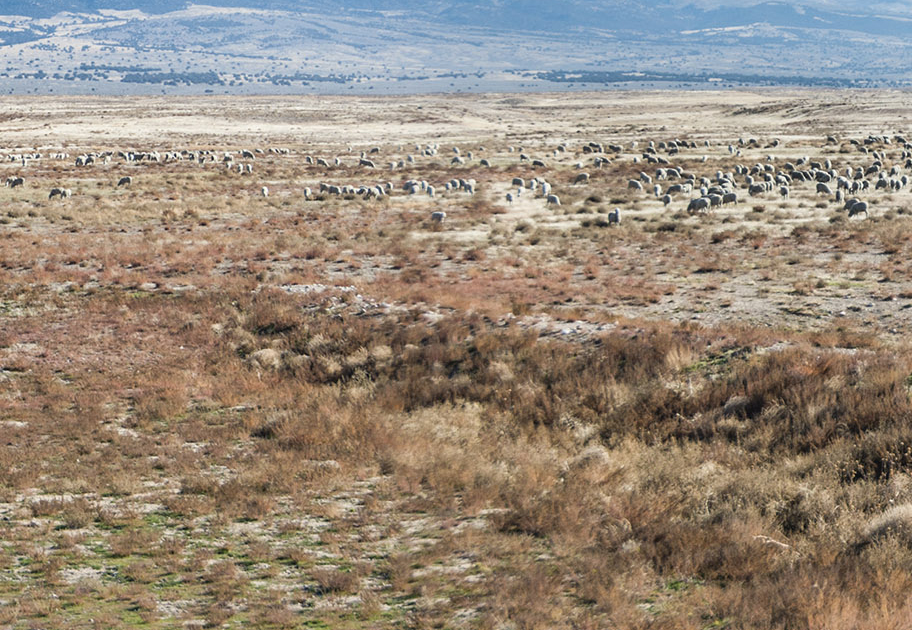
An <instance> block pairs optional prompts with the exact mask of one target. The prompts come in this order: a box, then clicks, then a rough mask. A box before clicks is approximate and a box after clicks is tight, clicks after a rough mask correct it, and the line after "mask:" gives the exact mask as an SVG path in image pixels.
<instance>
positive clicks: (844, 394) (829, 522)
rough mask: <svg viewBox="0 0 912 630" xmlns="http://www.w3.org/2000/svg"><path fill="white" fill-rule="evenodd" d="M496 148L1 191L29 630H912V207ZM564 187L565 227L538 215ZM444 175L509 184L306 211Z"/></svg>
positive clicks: (14, 484)
mask: <svg viewBox="0 0 912 630" xmlns="http://www.w3.org/2000/svg"><path fill="white" fill-rule="evenodd" d="M481 102H482V101H479V103H481ZM473 106H477V107H481V105H479V104H474V105H473ZM742 122H743V121H739V122H738V124H742ZM765 122H768V121H765ZM524 124H525V123H524ZM716 127H717V125H714V126H713V128H714V129H715V128H716ZM783 129H784V128H783ZM528 131H529V133H530V134H531V135H529V136H522V133H525V132H522V130H521V129H514V130H511V131H510V134H513V135H515V136H516V137H511V138H509V144H513V145H515V146H519V145H521V144H524V145H526V147H525V148H526V150H527V151H530V152H531V153H533V154H539V153H541V154H543V155H544V154H547V153H548V152H549V146H550V145H548V144H547V143H546V142H543V141H542V142H540V141H538V140H536V139H535V138H538V137H540V132H539V131H537V130H534V129H532V128H531V127H530V128H529V129H528ZM614 131H615V132H616V133H617V134H619V135H623V134H625V133H627V132H625V131H624V130H623V128H622V127H618V128H617V129H615V130H614ZM693 131H694V129H682V130H680V134H679V135H682V136H686V135H688V133H690V132H693ZM605 133H606V135H611V134H610V133H609V132H607V131H606V132H605ZM647 135H651V136H653V137H654V138H655V139H656V140H661V139H667V138H665V136H670V135H673V133H672V132H671V131H668V130H659V129H652V128H649V129H648V130H647V132H642V133H641V134H640V138H639V139H640V140H642V139H643V138H644V137H645V136H647ZM840 135H847V134H840ZM473 138H474V139H473V140H471V141H468V140H465V138H462V139H460V140H459V141H458V144H460V145H461V146H462V147H463V149H466V148H467V147H468V146H475V145H481V144H484V145H485V146H486V147H487V148H486V151H485V153H486V156H487V157H491V158H492V159H495V161H496V160H501V161H502V163H503V164H504V166H503V167H502V168H501V167H497V168H492V169H481V168H476V167H473V166H469V167H465V168H460V169H450V168H448V167H444V166H443V164H444V163H445V161H444V160H442V159H440V158H439V157H438V158H436V159H428V160H423V161H421V163H419V164H417V165H415V166H414V167H413V168H412V169H411V170H410V171H409V172H408V173H398V172H397V173H392V174H391V173H383V174H381V173H380V172H368V171H366V170H365V169H359V168H356V167H354V166H343V167H339V168H331V169H330V170H328V171H327V170H326V169H324V168H323V167H316V166H312V165H307V164H305V163H303V162H302V161H301V157H302V156H304V155H320V154H323V155H340V156H342V157H343V158H346V157H347V156H348V154H347V147H346V146H345V145H344V144H343V143H341V142H335V143H328V144H326V145H324V146H320V147H316V148H315V147H311V146H303V145H300V144H296V143H292V144H291V148H292V153H291V154H290V155H282V154H276V153H268V152H265V151H264V153H262V154H257V159H256V169H255V173H256V178H260V177H262V178H263V181H268V182H269V186H270V190H271V191H272V193H271V196H270V197H269V198H268V199H266V198H262V197H260V196H258V194H257V191H258V190H259V186H258V185H255V184H258V183H259V181H260V180H259V179H256V178H253V177H249V176H243V177H240V176H237V175H236V174H229V173H228V172H227V171H226V170H225V169H223V168H220V167H218V166H216V165H214V164H212V165H208V164H207V165H205V166H203V167H200V166H199V165H198V164H196V163H195V162H191V161H184V162H175V163H169V164H156V163H141V164H133V165H130V169H131V173H132V174H133V175H134V184H133V186H132V187H131V189H130V190H129V191H125V190H123V189H121V190H118V189H116V187H114V186H113V185H112V182H113V181H114V179H115V177H114V175H115V171H116V172H117V173H119V169H123V168H126V165H124V164H122V163H119V162H116V161H115V163H114V164H113V165H111V166H110V167H107V168H105V169H102V168H96V169H88V170H85V169H83V170H78V171H77V170H76V169H75V167H71V166H69V165H68V164H64V163H57V162H54V161H51V160H43V161H40V162H37V163H36V164H34V165H33V167H32V170H31V172H30V175H29V178H28V181H29V184H28V186H27V187H26V188H25V189H24V190H22V189H16V190H15V191H13V190H9V189H3V190H0V200H2V201H3V202H4V204H5V208H6V210H5V217H6V219H7V221H6V222H5V223H3V225H2V226H0V227H2V230H0V239H2V243H3V247H2V248H0V287H2V289H0V314H2V317H3V327H2V331H0V369H2V371H0V396H2V401H3V405H2V407H0V409H2V413H0V435H2V438H3V439H2V440H0V471H2V474H0V517H2V518H3V519H4V523H5V524H6V525H7V527H6V529H5V531H4V540H3V543H2V544H0V569H2V571H0V572H2V573H3V575H4V576H6V577H5V578H4V579H3V580H0V602H2V604H3V605H0V625H3V626H4V627H10V628H13V629H15V630H19V629H20V628H22V629H25V628H35V627H47V628H56V627H71V628H96V627H99V628H101V627H104V628H108V627H151V628H168V627H175V626H177V625H202V626H205V627H223V628H224V627H227V628H235V627H236V628H240V627H257V628H294V627H362V626H364V627H389V628H394V627H395V628H401V627H408V628H412V627H461V628H507V627H512V628H603V627H622V628H643V629H645V628H699V629H703V628H762V629H784V628H806V629H808V630H818V629H821V630H822V629H823V628H846V629H848V628H853V629H854V628H872V629H873V628H889V627H896V628H902V627H905V626H906V625H908V621H909V619H910V615H912V613H910V609H909V607H908V605H907V603H906V594H907V592H908V588H909V587H910V586H912V583H910V579H909V575H910V574H912V526H910V523H909V521H910V516H909V512H910V509H909V506H910V505H912V477H910V475H912V446H910V445H912V433H910V431H909V429H908V426H909V419H910V418H912V400H910V374H912V347H910V346H908V344H907V343H906V342H905V341H904V339H903V336H902V333H903V330H904V327H903V326H904V324H903V322H905V321H906V318H907V313H908V306H909V304H908V298H909V295H912V287H909V286H906V285H907V283H906V281H905V278H906V277H907V276H908V273H907V272H908V271H909V265H908V264H907V263H906V262H905V261H906V258H907V256H905V255H904V254H905V253H906V250H907V249H908V247H907V245H908V240H909V238H908V236H907V233H908V229H907V228H908V226H905V221H907V220H908V217H907V216H906V215H905V213H903V212H899V211H897V212H892V213H890V212H888V207H893V206H896V205H900V204H902V203H903V200H904V197H905V195H906V194H908V193H907V192H906V191H902V192H899V193H892V194H891V197H890V198H886V197H884V198H883V199H878V200H877V201H879V203H878V204H877V205H875V204H873V203H872V216H871V218H870V220H864V219H863V220H858V219H857V218H852V219H851V220H850V219H847V218H844V217H843V215H841V214H835V212H836V211H835V210H834V209H833V208H832V206H831V205H828V204H826V203H824V202H822V201H820V200H818V199H816V198H815V197H814V195H813V191H812V190H811V189H809V190H808V191H802V190H801V189H800V187H798V186H796V187H794V189H793V198H792V199H791V200H788V201H780V200H779V199H778V197H776V198H775V199H774V198H773V196H772V195H771V196H770V198H769V199H766V198H762V197H758V198H752V199H751V200H750V201H749V202H747V203H742V204H740V205H739V206H736V207H726V208H723V209H721V210H718V211H716V212H715V213H708V214H706V215H700V216H693V217H692V216H689V215H687V214H686V213H683V212H680V211H679V210H680V208H678V207H677V206H679V205H681V202H682V201H683V200H677V201H676V202H675V203H676V206H675V207H674V208H671V209H669V210H665V209H664V208H663V207H662V206H661V204H660V202H659V201H658V200H654V199H652V198H651V197H650V195H649V194H640V193H636V192H634V191H629V190H627V189H626V188H625V182H626V179H629V178H631V177H637V176H638V174H639V172H640V171H642V170H644V166H645V165H644V164H643V163H640V164H634V163H633V162H632V154H630V155H619V156H614V162H613V164H612V165H611V166H610V167H603V168H602V169H601V170H598V171H596V170H594V169H590V170H591V172H592V174H593V176H592V180H591V183H590V186H588V187H587V186H578V187H574V186H571V185H569V184H567V182H570V181H572V179H573V176H574V174H575V173H576V170H575V168H574V166H573V164H574V163H575V162H576V161H578V160H580V159H584V158H583V156H582V154H581V153H580V154H577V153H578V151H577V148H574V146H573V142H570V143H568V147H569V150H568V152H567V155H566V156H564V157H562V158H561V159H555V160H551V159H549V160H548V162H549V164H550V165H551V166H550V167H549V168H548V169H547V170H546V171H542V170H541V169H538V170H537V171H534V172H533V171H531V170H530V169H527V168H526V166H525V165H524V164H520V163H518V158H517V157H515V155H514V154H511V153H509V152H508V151H507V149H506V145H507V144H508V142H507V141H506V140H504V139H503V138H496V137H493V135H491V136H490V137H489V136H484V137H482V136H481V135H478V136H477V137H475V136H473ZM712 138H713V142H712V144H711V146H710V147H709V148H704V147H701V148H700V153H709V154H710V156H711V159H712V161H713V164H712V167H713V168H712V172H713V173H714V172H715V170H717V169H718V170H726V171H727V170H731V169H732V168H733V166H734V163H735V160H734V158H732V157H731V156H729V155H728V153H727V151H726V150H725V147H727V144H728V142H729V141H731V138H729V137H725V138H722V137H718V136H712ZM410 139H414V140H415V141H416V142H417V141H420V140H421V138H419V137H418V136H416V137H414V138H410ZM631 139H632V138H626V137H625V138H622V139H621V140H619V141H624V142H629V141H630V140H631ZM166 140H167V141H168V142H169V143H172V144H173V145H174V147H175V148H179V146H178V145H179V144H180V143H182V142H189V140H190V139H188V138H185V137H184V138H181V137H174V138H167V139H166ZM818 140H819V139H818V138H816V137H811V136H808V137H804V138H793V139H791V140H789V149H790V150H792V151H794V152H795V153H796V154H797V155H804V154H806V153H814V152H815V151H817V149H818V148H819V147H818V145H819V142H818ZM447 142H448V141H447ZM447 142H441V144H442V147H443V149H445V150H449V145H448V144H447ZM815 143H817V144H815ZM205 144H206V145H207V146H208V148H212V149H216V150H224V149H235V150H236V149H238V148H239V147H237V146H235V145H232V144H230V143H228V142H227V140H226V138H224V137H223V138H209V139H208V140H207V142H206V143H205ZM399 144H401V142H388V143H383V145H382V146H383V148H382V151H383V153H384V155H383V157H384V159H385V158H387V157H389V158H390V159H391V160H392V159H398V158H399V157H404V153H405V152H406V151H408V150H409V149H408V146H407V145H406V147H405V148H403V149H402V151H401V152H400V149H399V148H398V147H399ZM452 144H457V140H456V139H453V141H452ZM245 148H246V147H245ZM73 150H74V149H70V152H71V153H72V152H73ZM77 150H78V149H77ZM84 150H92V147H89V146H86V147H85V149H84ZM783 150H785V149H783ZM887 150H888V151H893V152H894V153H895V150H896V147H893V148H890V149H887ZM748 151H750V150H748ZM400 153H401V154H402V155H400ZM831 157H832V158H833V159H834V161H835V162H836V163H837V164H835V165H834V166H836V167H838V168H840V169H842V168H844V167H845V166H846V165H848V164H850V163H851V162H852V161H854V160H860V159H862V158H860V157H859V158H856V157H855V154H854V153H852V154H845V155H843V154H839V155H836V154H833V155H832V156H831ZM760 159H763V158H762V156H760V157H758V156H753V155H749V156H748V157H746V158H744V161H748V160H760ZM678 163H679V164H680V165H681V166H682V167H683V168H684V169H685V170H691V171H694V172H696V173H700V174H701V175H702V174H704V173H707V172H709V171H708V167H707V166H705V165H703V163H702V162H701V161H700V159H699V158H698V156H697V155H696V154H693V152H692V151H691V152H690V153H688V152H687V151H685V152H684V154H682V155H681V156H679V157H678ZM748 163H750V162H748ZM435 164H437V165H436V166H435ZM5 168H8V169H9V170H10V171H12V166H11V165H7V167H5ZM711 174H712V173H710V175H711ZM534 175H538V176H544V177H546V178H547V179H548V180H549V181H551V182H553V183H555V192H557V193H558V194H559V195H560V196H561V200H562V206H561V208H559V209H555V208H551V209H549V208H546V207H544V204H543V202H541V201H540V200H535V199H532V195H531V193H529V194H526V192H528V191H526V192H524V195H523V196H521V197H520V199H519V200H517V201H516V202H515V203H514V204H513V205H512V206H511V207H507V205H506V203H505V202H503V203H502V202H501V199H503V192H506V190H508V187H507V184H509V182H510V180H511V178H512V177H514V176H520V177H524V178H526V179H528V178H529V177H531V176H534ZM400 176H401V177H400ZM407 177H416V178H421V179H427V180H428V181H431V182H433V183H435V185H437V186H438V190H442V184H443V182H445V181H449V180H450V179H452V178H454V177H472V178H474V179H476V180H477V183H478V188H479V191H478V193H476V195H475V196H474V197H473V196H470V195H468V194H466V193H449V194H445V193H441V194H440V196H439V197H438V198H437V199H436V200H430V199H427V198H421V199H419V198H412V197H408V196H405V195H403V194H401V192H399V191H398V190H397V191H396V193H395V194H394V195H393V196H392V197H391V198H388V199H384V200H381V201H377V200H363V199H361V197H359V196H352V195H347V196H346V197H347V198H346V197H336V196H334V195H331V194H322V195H320V196H318V197H316V198H312V199H311V200H305V199H304V197H303V192H301V191H302V189H303V187H304V186H311V187H312V188H315V189H318V188H319V183H320V182H321V181H327V182H333V183H339V184H351V185H357V184H360V183H365V182H372V183H373V182H374V180H377V181H383V180H385V179H387V178H390V179H391V180H392V181H395V182H398V181H399V180H400V179H405V178H407ZM70 179H73V180H78V183H75V184H73V185H72V186H71V187H73V188H74V190H75V194H74V197H72V198H71V199H69V200H62V201H61V200H55V201H54V202H52V203H48V201H47V199H46V198H45V196H46V195H44V193H43V191H44V190H45V188H46V187H48V186H49V185H51V182H52V181H53V182H54V185H58V183H59V182H63V181H67V180H70ZM665 183H666V184H667V183H668V182H665ZM501 189H502V190H501ZM603 200H610V201H609V202H608V203H607V204H605V205H604V207H603V206H600V205H598V204H602V203H603ZM65 204H66V205H65ZM618 205H623V206H624V208H623V210H622V216H623V221H622V223H621V225H613V224H608V223H607V220H605V219H604V215H605V213H606V212H607V210H606V208H611V207H614V206H618ZM438 208H440V209H443V208H445V209H446V212H447V218H446V221H445V222H444V223H442V224H437V225H431V224H430V222H429V220H428V215H429V212H430V211H431V210H432V209H438ZM882 210H883V211H882ZM831 215H833V216H834V217H837V218H839V219H840V220H838V221H831V220H830V218H831Z"/></svg>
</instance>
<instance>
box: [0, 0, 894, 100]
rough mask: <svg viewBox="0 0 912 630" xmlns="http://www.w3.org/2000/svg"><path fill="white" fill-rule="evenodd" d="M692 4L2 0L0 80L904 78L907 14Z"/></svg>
mask: <svg viewBox="0 0 912 630" xmlns="http://www.w3.org/2000/svg"><path fill="white" fill-rule="evenodd" d="M695 2H700V3H699V4H696V3H695ZM695 2H685V1H684V0H663V1H662V2H660V3H659V4H652V3H647V2H643V1H641V0H617V1H615V2H610V3H605V2H595V1H594V0H567V1H566V2H562V3H561V4H560V6H559V7H556V6H555V4H554V3H553V2H545V1H543V0H495V1H493V2H480V1H478V0H450V1H444V0H435V1H431V2H422V1H419V0H342V2H338V3H337V2H330V1H328V0H309V1H308V2H292V1H290V0H265V2H258V3H257V4H256V6H255V8H254V7H253V6H252V5H250V0H209V1H208V2H207V3H206V4H201V5H195V4H189V3H187V2H183V1H181V0H166V1H165V2H158V1H156V2H154V3H153V2H149V1H148V0H31V1H28V2H22V3H20V2H11V1H10V0H0V42H2V44H0V68H2V66H3V65H6V72H5V73H3V72H0V88H3V87H4V86H5V85H7V83H8V82H9V81H13V82H15V81H20V82H21V81H26V82H29V81H39V80H40V81H42V82H43V83H41V84H40V85H39V87H40V88H42V89H43V88H44V87H46V86H47V84H46V82H48V81H51V82H53V81H59V82H62V83H60V84H59V85H56V84H55V85H56V87H55V88H54V89H65V90H69V89H73V90H76V91H78V90H80V89H83V88H88V89H90V90H93V91H94V90H98V89H104V90H108V89H112V90H116V89H117V87H116V85H117V84H119V83H124V82H129V83H131V84H133V86H134V87H135V88H136V89H140V88H142V89H159V88H161V87H164V88H166V89H171V88H181V86H184V87H186V88H188V89H189V88H193V86H205V89H206V90H213V89H219V90H227V91H231V90H249V91H252V92H256V91H258V90H267V91H269V90H272V89H286V90H295V89H298V90H302V89H304V90H307V89H310V90H312V89H317V88H316V87H314V86H320V85H323V86H326V85H330V86H332V85H335V86H338V85H344V86H345V89H357V90H359V91H360V90H373V89H375V88H376V89H382V90H396V89H399V90H406V91H407V90H411V89H417V86H419V85H420V86H423V87H422V88H421V89H435V90H437V89H444V90H445V89H510V88H514V87H519V88H529V87H535V86H539V87H541V86H542V85H555V84H560V86H561V87H563V88H567V89H569V88H570V87H571V86H573V84H574V83H575V82H574V80H573V78H574V77H577V76H580V77H586V78H587V80H586V81H585V83H588V84H590V87H592V86H598V85H606V84H614V83H617V82H618V81H619V79H618V77H621V78H623V77H624V76H626V75H625V74H624V73H628V72H629V73H635V72H645V73H646V76H649V77H656V78H655V81H658V82H660V83H661V82H665V83H667V82H681V81H684V82H694V81H695V82H698V83H699V82H701V81H707V80H709V78H711V77H712V76H716V77H718V76H725V77H728V78H727V79H726V80H727V81H731V82H747V83H752V82H756V81H760V82H767V81H771V82H777V81H778V82H780V83H787V84H795V83H797V84H802V82H804V83H810V84H824V85H854V84H856V82H857V83H859V84H870V83H871V82H872V81H874V82H877V83H885V84H907V83H908V81H909V78H910V77H912V62H907V61H904V60H906V59H912V40H910V38H909V36H908V34H909V33H910V32H912V21H910V19H908V18H907V17H902V16H899V15H893V16H879V15H874V14H873V13H857V12H856V11H860V9H861V7H860V4H859V3H857V2H852V3H849V4H847V5H846V7H845V8H844V9H840V10H833V9H831V8H827V7H826V6H823V5H825V4H826V3H820V2H818V3H815V6H811V5H810V4H809V5H793V4H789V3H785V2H763V3H760V4H751V5H749V6H740V5H741V4H742V3H740V2H738V0H733V1H732V2H721V3H710V2H706V1H703V2H701V1H700V0H695ZM817 5H819V6H817ZM872 6H877V5H872ZM4 15H5V16H21V17H16V18H13V17H6V18H4V17H2V16H4ZM99 68H103V70H99ZM131 68H132V69H133V71H131ZM631 76H637V75H635V74H634V75H631ZM600 77H601V78H600ZM662 77H664V78H662ZM633 81H641V77H638V78H636V79H633ZM821 81H822V83H821ZM80 82H82V83H80ZM112 84H113V85H114V86H115V87H111V86H112ZM143 86H145V87H143ZM156 86H158V87H156ZM502 86H505V87H502ZM10 89H14V90H19V89H21V88H20V87H19V84H18V83H17V84H15V86H14V87H13V88H10ZM35 89H38V88H35ZM181 89H183V88H181ZM193 89H197V88H193ZM333 89H340V88H333Z"/></svg>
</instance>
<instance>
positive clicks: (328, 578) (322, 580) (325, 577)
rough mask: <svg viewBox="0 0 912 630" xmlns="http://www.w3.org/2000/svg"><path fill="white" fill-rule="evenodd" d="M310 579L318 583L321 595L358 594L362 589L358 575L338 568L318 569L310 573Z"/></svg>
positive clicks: (318, 591)
mask: <svg viewBox="0 0 912 630" xmlns="http://www.w3.org/2000/svg"><path fill="white" fill-rule="evenodd" d="M310 577H311V578H313V580H314V581H315V582H316V583H317V593H319V594H320V595H328V594H343V593H344V594H348V593H356V592H358V590H359V589H360V587H361V579H360V578H359V577H358V575H357V573H355V572H353V571H345V570H342V569H340V568H337V567H316V568H314V569H312V570H311V571H310Z"/></svg>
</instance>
